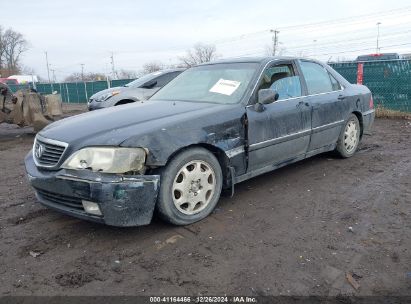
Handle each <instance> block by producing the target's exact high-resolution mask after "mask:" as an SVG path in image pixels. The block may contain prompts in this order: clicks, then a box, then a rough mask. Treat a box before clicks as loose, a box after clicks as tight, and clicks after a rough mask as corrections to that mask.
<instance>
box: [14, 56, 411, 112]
mask: <svg viewBox="0 0 411 304" xmlns="http://www.w3.org/2000/svg"><path fill="white" fill-rule="evenodd" d="M358 64H359V63H358V62H342V63H331V64H330V65H331V66H332V67H333V68H334V69H335V70H336V71H337V72H339V73H340V74H341V75H342V76H344V77H345V78H346V79H347V80H348V81H349V82H351V83H357V77H358V75H357V72H358ZM362 79H363V84H364V85H366V86H367V87H368V88H369V89H370V90H371V92H372V93H373V97H374V102H375V104H376V105H379V106H382V107H384V108H386V109H390V110H397V111H402V112H411V60H384V61H368V62H363V75H362ZM132 80H134V79H121V80H112V81H110V82H107V81H94V82H73V83H38V84H37V85H36V87H37V91H38V92H39V93H42V94H51V93H52V92H53V91H57V92H58V93H60V94H61V96H62V100H63V102H68V103H86V102H87V100H88V99H89V98H90V96H91V95H93V94H95V93H97V92H99V91H101V90H104V89H107V88H108V87H116V86H123V85H125V84H127V83H129V82H131V81H132ZM26 87H27V85H11V86H10V88H11V89H12V90H13V91H14V92H15V91H17V90H19V89H22V88H26Z"/></svg>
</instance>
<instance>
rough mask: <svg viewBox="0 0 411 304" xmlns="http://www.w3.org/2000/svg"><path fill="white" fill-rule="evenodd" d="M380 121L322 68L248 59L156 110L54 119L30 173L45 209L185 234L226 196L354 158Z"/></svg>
mask: <svg viewBox="0 0 411 304" xmlns="http://www.w3.org/2000/svg"><path fill="white" fill-rule="evenodd" d="M373 121H374V106H373V100H372V96H371V93H370V91H369V90H368V88H367V87H365V86H362V85H354V84H350V83H348V82H347V81H346V80H345V79H344V78H343V77H342V76H341V75H339V74H338V73H337V72H335V71H334V70H333V69H332V68H331V67H329V66H328V65H326V64H323V63H321V62H318V61H314V60H308V59H298V58H288V57H270V58H252V59H250V58H243V59H235V60H224V61H219V62H214V63H207V64H203V65H200V66H196V67H193V68H190V69H188V70H186V71H185V72H183V73H182V74H181V75H179V76H178V77H177V78H175V79H174V80H172V81H171V82H170V83H168V84H167V85H166V86H165V87H163V88H162V89H161V90H160V91H158V92H157V93H156V94H155V95H154V96H153V97H152V98H151V99H150V100H149V102H144V103H143V102H137V103H134V104H130V105H125V106H123V107H115V108H113V109H110V110H109V109H105V110H100V111H95V112H91V113H86V114H82V115H78V116H74V117H70V118H67V119H64V120H60V121H57V122H55V123H53V124H51V125H49V126H48V127H46V128H45V129H43V130H42V131H41V132H40V133H39V134H38V135H37V136H36V139H35V142H34V146H33V151H32V152H30V153H29V154H28V155H27V157H26V159H25V164H26V170H27V173H28V177H29V180H30V182H31V185H32V186H33V187H34V189H35V191H36V195H37V198H38V200H39V201H40V202H41V203H42V204H44V205H45V206H48V207H50V208H53V209H56V210H59V211H61V212H64V213H67V214H70V215H72V216H76V217H78V218H83V219H87V220H92V221H96V222H100V223H105V224H108V225H114V226H135V225H145V224H149V223H150V221H151V219H152V216H153V212H154V210H155V209H156V210H157V212H158V214H159V215H160V216H161V217H162V218H163V219H165V220H166V221H168V222H171V223H173V224H176V225H186V224H190V223H193V222H196V221H199V220H201V219H203V218H204V217H206V216H207V215H209V214H210V213H211V212H212V210H213V209H214V207H215V206H216V204H217V202H218V200H219V198H220V194H221V192H222V190H223V189H226V190H228V191H229V192H230V191H231V193H232V194H233V193H234V186H235V184H237V183H239V182H242V181H245V180H247V179H249V178H252V177H254V176H256V175H260V174H263V173H265V172H268V171H271V170H274V169H277V168H280V167H282V166H284V165H287V164H290V163H293V162H296V161H299V160H302V159H305V158H307V157H311V156H313V155H316V154H319V153H323V152H327V151H333V150H335V151H336V152H337V153H338V154H339V155H340V156H341V157H343V158H347V157H351V156H352V155H354V153H355V151H356V150H357V147H358V144H359V142H360V140H361V138H362V136H363V134H364V133H366V132H369V130H370V128H371V126H372V124H373Z"/></svg>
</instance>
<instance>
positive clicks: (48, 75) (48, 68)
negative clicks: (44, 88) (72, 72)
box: [44, 51, 50, 83]
mask: <svg viewBox="0 0 411 304" xmlns="http://www.w3.org/2000/svg"><path fill="white" fill-rule="evenodd" d="M44 53H45V54H46V65H47V77H48V79H49V83H50V66H49V59H48V57H47V51H45V52H44Z"/></svg>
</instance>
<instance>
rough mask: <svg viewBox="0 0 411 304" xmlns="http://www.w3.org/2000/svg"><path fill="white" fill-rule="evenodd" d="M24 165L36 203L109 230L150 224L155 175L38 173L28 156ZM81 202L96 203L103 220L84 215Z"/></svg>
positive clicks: (155, 183)
mask: <svg viewBox="0 0 411 304" xmlns="http://www.w3.org/2000/svg"><path fill="white" fill-rule="evenodd" d="M25 165H26V171H27V175H28V179H29V181H30V184H31V185H32V186H33V188H34V189H35V191H36V197H37V199H38V200H39V201H40V203H42V204H43V205H45V206H47V207H49V208H51V209H55V210H57V211H59V212H62V213H65V214H68V215H71V216H74V217H77V218H80V219H85V220H89V221H94V222H99V223H103V224H107V225H111V226H121V227H126V226H140V225H147V224H149V223H150V222H151V219H152V217H153V212H154V207H155V203H156V200H157V194H158V189H159V185H160V177H159V176H158V175H123V176H122V175H116V174H100V173H96V172H91V171H87V170H65V169H61V170H58V171H48V170H38V168H37V167H36V165H35V164H34V161H33V157H32V153H31V152H30V153H29V154H28V155H27V156H26V159H25ZM83 200H86V201H91V202H94V203H97V204H98V206H99V208H100V211H101V213H102V216H97V215H92V214H89V213H87V212H86V211H85V210H84V208H83V204H82V201H83Z"/></svg>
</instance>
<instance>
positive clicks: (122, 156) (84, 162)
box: [61, 147, 146, 173]
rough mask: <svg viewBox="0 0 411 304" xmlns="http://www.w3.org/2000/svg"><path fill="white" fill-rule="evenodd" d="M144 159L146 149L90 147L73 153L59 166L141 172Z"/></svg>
mask: <svg viewBox="0 0 411 304" xmlns="http://www.w3.org/2000/svg"><path fill="white" fill-rule="evenodd" d="M145 160H146V151H145V150H144V149H142V148H118V147H107V148H103V147H90V148H84V149H81V150H79V151H77V152H75V153H73V154H72V155H71V156H70V157H69V158H68V159H67V160H66V161H65V162H64V164H63V165H62V166H61V167H62V168H65V169H76V170H78V169H89V170H92V171H95V172H105V173H126V172H130V171H137V172H141V171H142V170H143V169H144V163H145Z"/></svg>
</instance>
